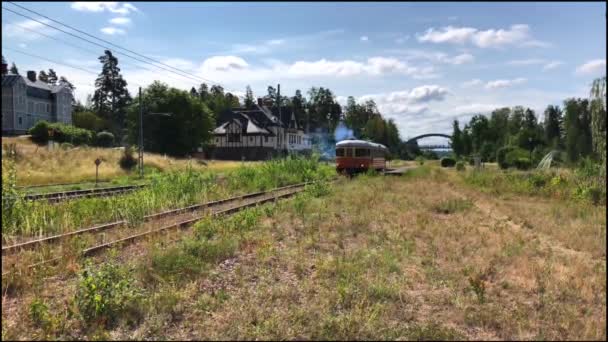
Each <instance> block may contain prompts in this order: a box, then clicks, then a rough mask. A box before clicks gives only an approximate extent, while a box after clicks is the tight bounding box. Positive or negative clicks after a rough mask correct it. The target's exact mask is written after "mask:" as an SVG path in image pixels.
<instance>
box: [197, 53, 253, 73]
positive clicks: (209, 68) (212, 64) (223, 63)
mask: <svg viewBox="0 0 608 342" xmlns="http://www.w3.org/2000/svg"><path fill="white" fill-rule="evenodd" d="M248 66H249V64H248V63H247V62H246V61H245V60H244V59H242V58H241V57H237V56H214V57H210V58H207V59H206V60H205V61H204V62H203V64H202V66H201V70H202V71H203V72H213V71H222V72H230V71H234V70H241V69H245V68H247V67H248Z"/></svg>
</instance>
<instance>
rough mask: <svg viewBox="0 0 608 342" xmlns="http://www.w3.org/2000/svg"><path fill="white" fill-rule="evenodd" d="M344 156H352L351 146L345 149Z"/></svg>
mask: <svg viewBox="0 0 608 342" xmlns="http://www.w3.org/2000/svg"><path fill="white" fill-rule="evenodd" d="M346 156H347V157H352V156H353V149H352V148H347V149H346Z"/></svg>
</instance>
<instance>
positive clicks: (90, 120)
mask: <svg viewBox="0 0 608 342" xmlns="http://www.w3.org/2000/svg"><path fill="white" fill-rule="evenodd" d="M72 122H73V124H74V126H76V127H78V128H84V129H88V130H90V131H99V130H100V129H102V127H103V126H104V120H103V119H101V118H100V117H98V116H97V115H95V113H93V112H74V113H72Z"/></svg>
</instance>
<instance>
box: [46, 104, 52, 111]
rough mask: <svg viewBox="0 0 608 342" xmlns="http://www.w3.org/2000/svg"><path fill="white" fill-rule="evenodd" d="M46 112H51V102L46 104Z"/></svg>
mask: <svg viewBox="0 0 608 342" xmlns="http://www.w3.org/2000/svg"><path fill="white" fill-rule="evenodd" d="M46 112H47V113H50V112H51V104H49V103H47V104H46Z"/></svg>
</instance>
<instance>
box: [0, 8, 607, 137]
mask: <svg viewBox="0 0 608 342" xmlns="http://www.w3.org/2000/svg"><path fill="white" fill-rule="evenodd" d="M16 3H17V4H20V5H22V6H24V7H26V8H28V9H31V10H34V11H36V12H39V13H40V14H43V15H45V16H47V17H49V18H51V19H54V20H58V21H60V22H62V23H65V24H68V25H70V26H72V27H75V28H77V29H79V30H82V31H85V32H87V33H89V34H91V35H94V36H96V37H99V38H102V39H105V40H107V41H109V42H111V43H114V44H117V45H119V46H121V47H125V48H127V49H129V50H132V51H135V52H137V53H140V54H143V55H145V56H148V57H151V58H153V59H155V60H157V61H160V62H163V63H165V64H167V65H170V66H173V67H175V68H178V69H180V70H183V71H187V72H188V73H189V74H190V75H195V76H196V77H198V78H204V79H206V80H209V81H208V82H207V83H208V84H215V83H217V84H220V85H222V86H223V87H224V89H225V90H226V91H231V92H233V93H235V94H238V95H243V94H244V92H245V87H246V86H247V85H250V86H251V88H252V89H253V92H254V95H256V96H263V95H265V94H266V89H267V87H268V85H273V86H275V87H276V85H277V84H281V94H282V95H286V96H293V94H294V92H295V90H296V89H300V90H302V92H303V94H306V92H307V91H308V89H310V88H311V87H313V86H315V87H326V88H329V89H331V90H332V92H333V93H334V94H335V95H336V99H337V100H338V101H339V102H340V103H342V104H345V103H346V99H347V97H348V96H353V97H355V99H356V100H357V101H364V100H367V99H373V100H374V101H375V102H376V103H377V104H378V108H379V110H380V112H381V113H382V114H383V116H385V117H387V118H391V119H394V120H395V122H396V124H397V127H398V128H399V131H400V135H401V138H402V139H406V138H408V137H414V136H416V135H419V134H424V133H450V132H451V125H452V122H453V120H454V119H458V120H459V121H460V122H461V126H462V123H463V122H466V121H468V119H470V117H472V116H473V115H475V114H479V113H484V114H485V113H489V112H490V111H491V110H493V109H495V108H498V107H503V106H515V105H522V106H526V107H530V108H532V109H534V110H535V111H536V114H537V116H538V118H539V120H542V119H543V111H544V109H545V108H546V106H547V105H549V104H557V105H560V104H562V103H563V100H565V99H566V98H569V97H588V94H589V90H590V85H591V82H592V81H593V79H594V78H597V77H600V76H604V75H605V74H606V4H605V3H604V2H595V3H593V2H587V3H585V2H572V3H567V2H558V3H550V2H540V3H532V2H529V3H528V2H526V3H473V2H462V3H455V2H448V3H437V2H421V3H395V2H386V3H378V2H375V3H363V2H353V3H344V2H340V3H331V2H326V3H304V2H285V3H274V2H273V3H250V2H232V3H229V2H218V3H204V2H201V3H197V2H130V3H129V2H46V3H38V2H23V3H20V2H16ZM2 7H3V9H2V54H3V56H4V57H5V58H6V59H7V60H8V62H9V64H10V63H11V62H15V63H16V65H17V67H18V68H19V70H20V73H21V74H22V75H23V74H25V73H26V71H27V70H47V69H49V68H53V69H55V70H56V71H57V73H58V74H59V75H62V76H66V77H67V78H68V80H70V81H71V82H73V83H74V84H75V86H76V92H75V96H76V97H77V98H78V99H80V100H81V101H83V102H84V101H85V99H86V97H87V95H88V94H92V93H93V91H94V87H93V85H94V80H95V78H96V74H98V73H99V71H100V70H101V64H100V63H99V61H98V59H97V58H98V57H99V56H100V55H101V54H102V53H103V48H102V47H100V46H96V45H93V44H90V43H88V42H85V41H82V40H79V39H77V38H74V37H72V36H70V35H68V34H65V33H62V32H59V31H57V30H55V29H52V28H50V27H47V26H45V25H43V24H40V23H37V22H35V21H32V20H30V19H27V18H24V17H21V16H19V15H17V14H14V13H12V12H10V11H7V10H6V8H8V9H11V10H15V11H17V12H19V13H22V14H26V15H28V16H31V17H33V18H36V19H39V20H41V21H43V22H45V23H47V24H49V25H55V26H58V25H57V24H54V23H53V22H51V21H49V20H48V19H44V18H41V17H39V16H38V15H35V14H32V13H29V12H27V11H26V10H23V9H21V8H19V7H16V6H14V5H12V4H10V3H7V2H3V3H2ZM58 27H60V26H58ZM64 29H65V28H64ZM68 31H69V30H68ZM41 34H42V35H41ZM87 38H88V39H90V40H91V41H95V40H94V39H93V38H90V37H87ZM58 40H59V41H58ZM96 42H97V43H99V44H101V45H105V46H107V45H108V44H106V43H103V42H99V41H96ZM15 50H17V51H18V52H17V51H15ZM117 51H120V50H117ZM23 53H28V54H32V55H36V56H40V57H44V58H46V59H48V60H51V61H54V62H59V63H61V64H65V65H60V64H58V63H54V62H50V61H47V60H42V59H40V58H38V57H32V56H28V55H25V54H23ZM116 56H117V57H118V59H119V66H120V67H121V70H122V73H123V76H124V78H125V79H126V81H127V83H128V84H129V90H130V92H131V93H132V94H136V92H137V89H138V86H143V87H145V86H146V85H149V84H150V83H151V82H152V81H154V80H161V81H163V82H165V83H167V84H169V85H171V86H174V87H177V88H181V89H190V88H191V87H192V86H196V87H198V85H199V84H200V83H201V82H200V81H195V80H192V79H189V78H184V77H180V76H178V75H176V74H173V73H170V72H168V71H166V70H162V69H159V68H156V67H153V66H151V65H147V64H144V63H141V62H139V61H136V60H133V59H130V58H128V57H126V56H123V55H121V54H120V53H117V54H116ZM66 65H67V66H66ZM165 68H166V67H165ZM211 81H212V82H211ZM436 139H437V138H436ZM438 139H439V140H438V142H441V138H438ZM425 142H428V143H433V142H434V141H433V138H429V140H426V141H425Z"/></svg>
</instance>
